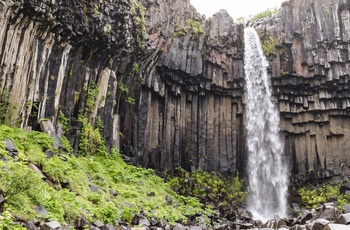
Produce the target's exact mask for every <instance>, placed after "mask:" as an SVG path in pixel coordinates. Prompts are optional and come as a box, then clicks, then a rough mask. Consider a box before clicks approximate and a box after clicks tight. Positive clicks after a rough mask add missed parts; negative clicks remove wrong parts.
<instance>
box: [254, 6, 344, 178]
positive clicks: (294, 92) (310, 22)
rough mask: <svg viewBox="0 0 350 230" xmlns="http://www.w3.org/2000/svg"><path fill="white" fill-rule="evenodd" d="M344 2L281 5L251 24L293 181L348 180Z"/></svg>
mask: <svg viewBox="0 0 350 230" xmlns="http://www.w3.org/2000/svg"><path fill="white" fill-rule="evenodd" d="M349 10H350V4H349V1H344V0H339V1H334V0H333V1H326V0H317V1H301V0H292V1H290V2H288V3H284V5H283V7H282V8H281V10H280V12H279V13H278V14H276V15H275V16H273V17H271V18H270V19H267V20H262V21H260V22H257V23H256V25H255V26H256V28H257V29H258V31H260V34H261V37H262V38H263V39H262V40H263V41H265V43H264V44H265V45H267V46H268V44H269V43H270V44H271V43H275V45H276V46H275V49H274V50H271V52H270V55H269V58H270V63H271V77H272V78H271V79H272V84H273V87H274V94H275V96H276V100H277V101H278V105H279V110H280V113H281V129H282V130H283V133H284V135H285V149H286V154H287V156H289V157H290V162H291V167H292V168H291V170H292V173H293V174H294V175H295V177H294V179H296V180H299V179H304V178H311V179H316V180H317V178H327V177H332V176H333V175H343V176H349V174H350V171H349V166H350V162H349V157H350V155H349V151H350V144H349V141H348V140H349V139H350V97H349V92H350V91H349V86H350V83H349V63H350V62H349V58H350V57H349V48H350V44H349V38H350V37H349V35H350V18H349V16H350V13H349Z"/></svg>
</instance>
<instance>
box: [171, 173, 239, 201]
mask: <svg viewBox="0 0 350 230" xmlns="http://www.w3.org/2000/svg"><path fill="white" fill-rule="evenodd" d="M168 183H169V184H170V185H171V187H172V188H173V189H174V190H175V191H177V192H178V193H179V194H181V195H185V196H193V197H196V198H198V199H200V200H202V201H206V200H207V201H210V202H213V203H214V204H219V203H221V204H222V205H224V206H230V207H241V206H242V204H244V203H245V198H246V194H245V192H243V181H241V180H240V179H239V177H238V176H236V177H234V176H232V177H228V178H225V177H224V176H222V175H220V174H214V173H209V172H204V171H202V170H197V171H195V172H194V173H189V172H186V171H185V170H183V169H178V172H177V177H172V178H169V179H168Z"/></svg>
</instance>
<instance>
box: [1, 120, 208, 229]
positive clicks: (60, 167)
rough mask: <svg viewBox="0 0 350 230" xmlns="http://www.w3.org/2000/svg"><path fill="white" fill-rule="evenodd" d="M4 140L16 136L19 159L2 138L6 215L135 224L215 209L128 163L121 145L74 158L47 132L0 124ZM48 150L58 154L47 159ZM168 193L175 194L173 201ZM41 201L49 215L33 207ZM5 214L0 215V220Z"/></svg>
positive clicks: (2, 182)
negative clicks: (142, 219) (140, 218)
mask: <svg viewBox="0 0 350 230" xmlns="http://www.w3.org/2000/svg"><path fill="white" fill-rule="evenodd" d="M4 138H9V139H11V140H12V141H13V142H14V144H15V146H16V148H17V149H18V151H19V156H18V157H17V158H15V159H12V158H10V157H8V156H7V150H5V143H4V142H3V141H0V155H2V157H5V158H6V160H3V161H0V190H1V191H3V193H4V195H5V204H4V206H3V207H2V210H1V211H0V213H5V214H6V218H8V216H9V215H8V213H9V214H10V215H11V216H13V217H16V218H17V219H22V220H29V219H33V218H36V219H39V220H46V219H48V218H53V219H54V220H57V221H59V222H61V223H63V224H69V223H72V222H73V221H74V220H75V219H76V218H77V217H84V218H86V219H87V220H88V221H95V220H100V221H102V222H104V223H105V224H107V223H114V224H116V223H118V222H124V223H126V224H130V222H131V220H132V218H133V217H134V215H135V214H139V213H140V212H144V213H145V214H146V216H148V217H156V218H157V219H159V220H161V219H164V220H167V221H168V222H169V223H172V224H173V223H175V222H177V221H179V220H180V221H181V220H182V221H186V220H187V219H188V218H189V217H191V216H193V215H196V214H199V213H201V214H202V215H203V216H204V218H207V216H208V215H209V214H211V213H212V209H211V207H204V206H203V205H202V204H201V203H200V202H199V200H198V199H196V198H193V197H186V196H182V195H178V194H176V193H175V192H174V191H173V190H172V189H171V187H170V185H168V184H167V183H165V182H164V180H163V179H162V178H160V177H158V176H156V174H155V172H154V171H153V170H152V169H144V168H137V167H134V166H131V165H128V164H126V163H125V162H124V161H123V160H122V159H121V157H120V155H119V152H118V151H117V150H116V149H113V150H112V151H111V152H110V153H109V155H107V156H105V155H98V154H86V155H85V156H75V155H73V154H71V153H69V152H68V153H66V152H63V150H57V149H53V144H52V139H51V137H50V136H48V135H46V134H44V133H40V132H36V131H30V132H24V131H22V130H21V129H18V128H11V127H8V126H5V125H1V126H0V140H4ZM64 143H67V142H64ZM67 149H70V148H68V147H67ZM45 151H52V152H53V153H54V155H53V156H52V157H50V158H47V157H46V156H45V153H44V152H45ZM29 163H32V164H34V165H36V166H37V167H38V168H39V169H41V171H42V172H43V173H44V174H45V176H46V177H47V180H49V181H50V182H48V181H45V180H44V179H42V177H41V175H40V174H39V173H37V172H35V171H34V170H32V169H30V168H29V167H28V164H29ZM50 184H51V185H50ZM167 196H170V197H171V198H172V200H173V202H172V203H171V204H168V203H167V201H166V197H167ZM38 205H40V206H42V207H44V208H45V209H46V211H47V212H48V215H47V216H40V215H38V214H37V213H36V212H35V211H34V209H33V208H34V207H36V206H38ZM4 216H5V215H0V224H1V219H2V218H1V217H4ZM3 219H4V218H3ZM206 220H207V221H209V219H208V218H207V219H206Z"/></svg>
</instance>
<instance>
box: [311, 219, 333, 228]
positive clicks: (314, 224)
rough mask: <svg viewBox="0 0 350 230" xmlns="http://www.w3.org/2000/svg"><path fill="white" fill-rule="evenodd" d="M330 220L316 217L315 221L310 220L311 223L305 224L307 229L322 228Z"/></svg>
mask: <svg viewBox="0 0 350 230" xmlns="http://www.w3.org/2000/svg"><path fill="white" fill-rule="evenodd" d="M329 223H330V222H329V221H328V220H326V219H316V220H315V221H312V222H311V223H309V224H307V225H306V228H307V229H310V230H323V229H324V227H325V226H327V224H329Z"/></svg>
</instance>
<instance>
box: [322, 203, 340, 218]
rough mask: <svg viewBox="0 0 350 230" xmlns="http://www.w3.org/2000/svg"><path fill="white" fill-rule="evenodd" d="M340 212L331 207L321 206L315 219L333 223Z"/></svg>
mask: <svg viewBox="0 0 350 230" xmlns="http://www.w3.org/2000/svg"><path fill="white" fill-rule="evenodd" d="M339 214H340V211H339V210H338V208H336V207H334V206H333V205H322V206H321V208H320V209H319V211H318V215H317V218H323V219H326V220H330V221H334V220H336V219H337V218H338V216H339Z"/></svg>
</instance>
